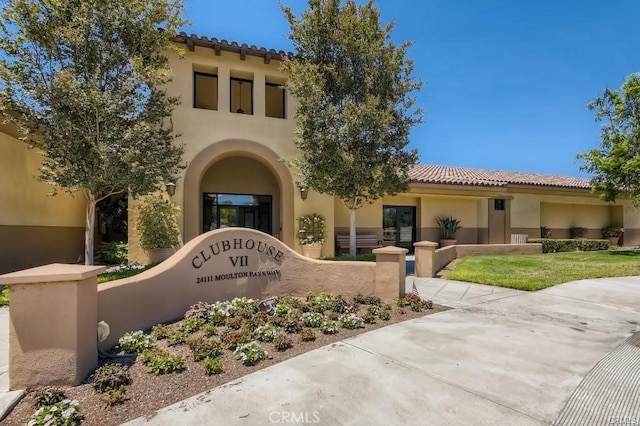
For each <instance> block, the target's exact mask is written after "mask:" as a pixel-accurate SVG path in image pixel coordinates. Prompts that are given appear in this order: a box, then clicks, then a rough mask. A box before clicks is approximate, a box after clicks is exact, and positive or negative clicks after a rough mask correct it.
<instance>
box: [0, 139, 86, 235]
mask: <svg viewBox="0 0 640 426" xmlns="http://www.w3.org/2000/svg"><path fill="white" fill-rule="evenodd" d="M0 130H1V129H0ZM41 158H42V157H41V156H40V154H39V153H38V152H37V151H36V150H29V149H27V145H26V144H24V143H23V142H21V141H19V140H17V139H15V138H13V137H11V136H9V135H7V134H5V133H2V132H1V131H0V185H1V190H0V225H14V226H67V227H76V226H79V227H84V206H85V202H84V197H83V195H82V194H81V193H79V192H78V193H76V194H75V196H73V197H72V196H71V195H69V194H67V193H64V192H62V191H60V192H59V194H58V195H56V196H55V197H50V196H47V194H48V193H49V192H51V190H52V189H53V187H52V186H51V185H48V184H46V183H43V182H40V181H38V180H37V179H36V176H38V174H39V172H38V168H39V167H40V165H41Z"/></svg>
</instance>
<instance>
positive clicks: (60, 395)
mask: <svg viewBox="0 0 640 426" xmlns="http://www.w3.org/2000/svg"><path fill="white" fill-rule="evenodd" d="M65 399H67V395H65V393H64V391H63V390H62V389H60V388H59V387H56V386H45V387H43V388H41V389H39V390H38V391H37V392H36V395H35V396H34V397H33V406H34V407H35V408H40V407H45V406H47V405H53V404H57V403H58V402H62V401H64V400H65Z"/></svg>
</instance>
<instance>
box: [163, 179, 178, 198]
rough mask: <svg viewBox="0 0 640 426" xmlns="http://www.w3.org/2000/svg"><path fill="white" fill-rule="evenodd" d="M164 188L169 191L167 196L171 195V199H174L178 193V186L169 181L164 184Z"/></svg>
mask: <svg viewBox="0 0 640 426" xmlns="http://www.w3.org/2000/svg"><path fill="white" fill-rule="evenodd" d="M164 187H165V190H166V191H167V194H169V197H173V195H174V194H175V193H176V184H175V183H174V182H171V181H169V182H166V183H165V184H164Z"/></svg>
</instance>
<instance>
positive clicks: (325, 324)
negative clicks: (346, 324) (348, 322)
mask: <svg viewBox="0 0 640 426" xmlns="http://www.w3.org/2000/svg"><path fill="white" fill-rule="evenodd" d="M320 331H321V332H322V333H323V334H336V333H337V332H338V327H336V323H335V321H331V320H325V321H322V324H321V325H320Z"/></svg>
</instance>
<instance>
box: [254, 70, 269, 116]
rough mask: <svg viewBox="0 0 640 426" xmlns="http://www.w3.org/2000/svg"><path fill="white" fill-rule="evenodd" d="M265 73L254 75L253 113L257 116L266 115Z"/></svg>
mask: <svg viewBox="0 0 640 426" xmlns="http://www.w3.org/2000/svg"><path fill="white" fill-rule="evenodd" d="M265 92H266V89H265V75H264V73H259V72H258V73H255V74H254V76H253V115H255V116H256V117H264V116H266V113H265V100H266V98H267V96H266V93H265Z"/></svg>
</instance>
